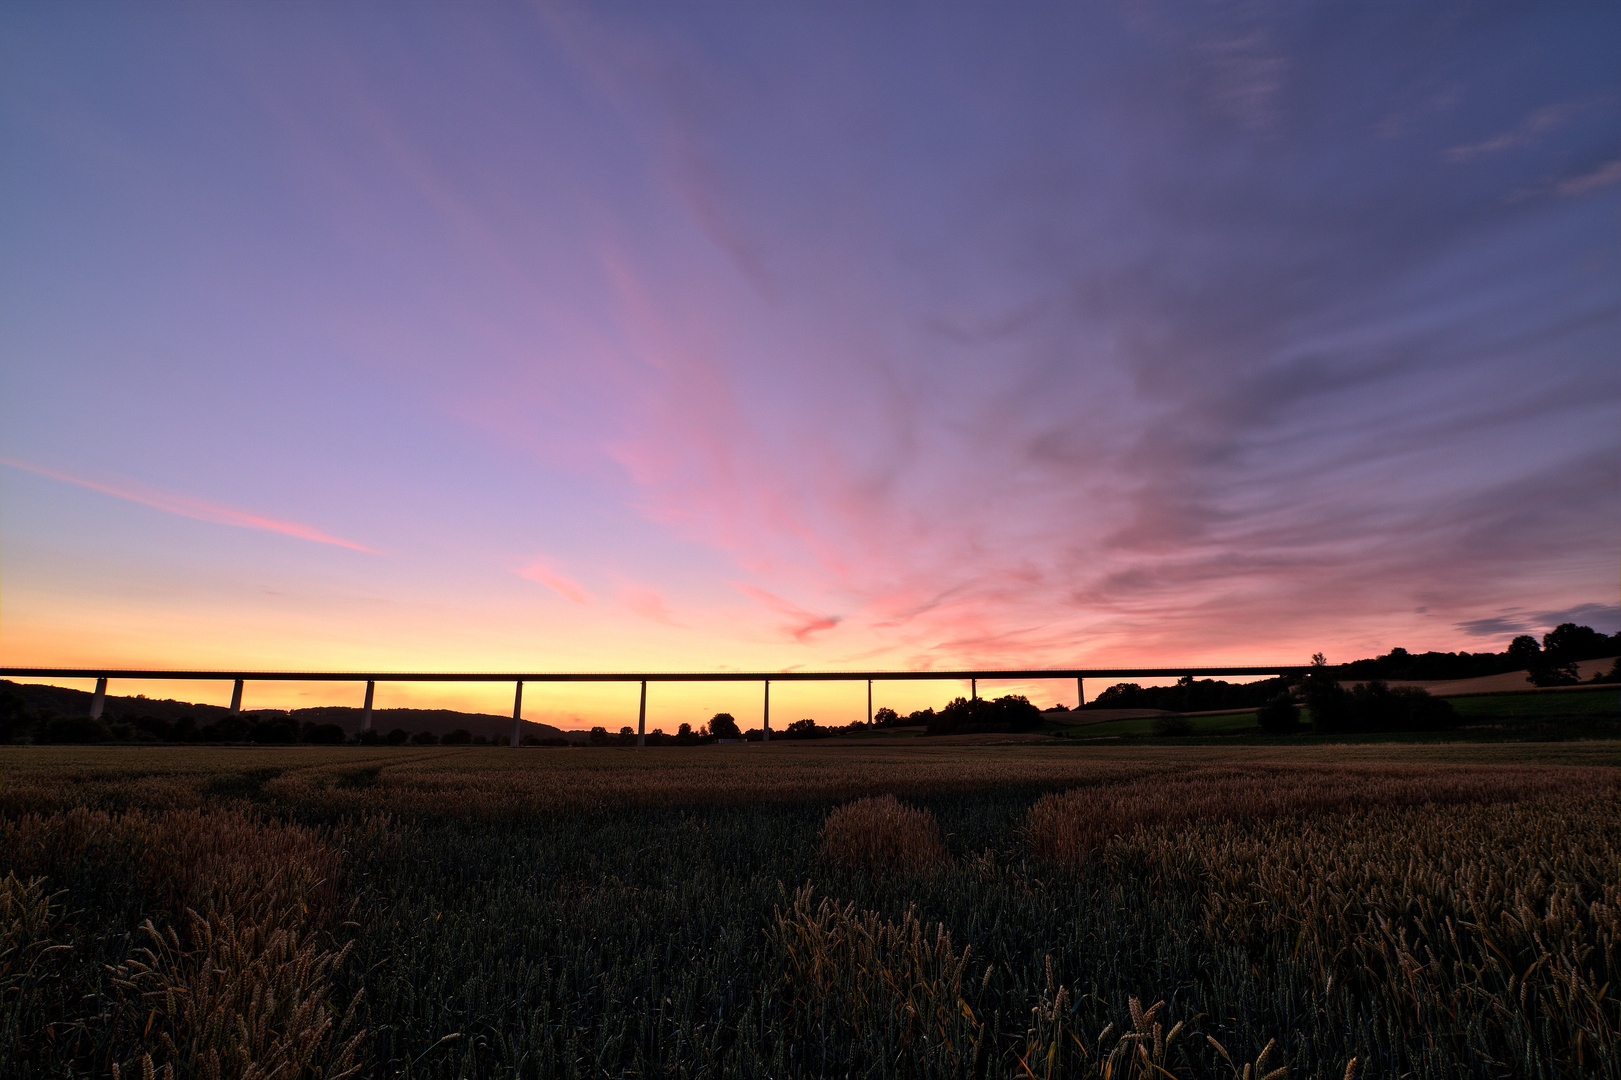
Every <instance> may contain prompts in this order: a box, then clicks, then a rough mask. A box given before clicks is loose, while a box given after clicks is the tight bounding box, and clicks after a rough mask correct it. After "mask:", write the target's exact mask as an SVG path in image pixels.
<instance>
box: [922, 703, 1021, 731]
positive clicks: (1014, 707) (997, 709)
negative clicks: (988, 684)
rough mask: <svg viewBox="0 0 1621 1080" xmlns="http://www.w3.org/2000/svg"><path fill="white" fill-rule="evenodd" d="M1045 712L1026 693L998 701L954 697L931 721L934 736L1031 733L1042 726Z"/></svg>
mask: <svg viewBox="0 0 1621 1080" xmlns="http://www.w3.org/2000/svg"><path fill="white" fill-rule="evenodd" d="M1041 723H1042V716H1041V710H1040V709H1038V708H1036V707H1035V706H1034V705H1032V704H1030V699H1029V698H1027V697H1025V696H1024V695H1023V694H1009V695H1007V696H1005V697H999V698H997V699H996V700H994V701H989V700H986V699H985V698H973V699H969V698H954V699H953V700H952V701H951V702H950V703H949V704H947V705H946V707H945V708H943V709H941V710H940V712H939V713H938V714H936V715H935V716H932V717H930V718H929V721H928V734H930V735H966V734H971V733H975V732H1011V731H1031V730H1034V729H1035V728H1038V727H1040V726H1041Z"/></svg>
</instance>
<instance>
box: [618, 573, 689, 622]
mask: <svg viewBox="0 0 1621 1080" xmlns="http://www.w3.org/2000/svg"><path fill="white" fill-rule="evenodd" d="M619 602H620V603H621V604H624V605H625V606H626V607H627V608H629V609H630V610H631V611H634V612H635V613H636V614H638V615H640V616H641V617H642V618H644V619H652V620H653V621H654V622H657V623H663V624H664V625H666V626H680V625H681V624H680V623H678V622H676V621H675V616H673V615H671V614H670V605H669V604H668V603H667V602H666V601H665V599H664V595H663V594H662V593H660V592H658V591H657V590H654V589H649V588H648V587H647V586H645V585H637V584H635V583H634V582H629V581H622V582H620V583H619Z"/></svg>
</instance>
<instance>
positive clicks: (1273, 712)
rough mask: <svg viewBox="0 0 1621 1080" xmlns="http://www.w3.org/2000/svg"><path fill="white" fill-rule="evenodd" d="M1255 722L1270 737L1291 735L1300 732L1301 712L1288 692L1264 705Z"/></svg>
mask: <svg viewBox="0 0 1621 1080" xmlns="http://www.w3.org/2000/svg"><path fill="white" fill-rule="evenodd" d="M1255 720H1256V722H1257V723H1258V724H1260V725H1261V730H1262V731H1264V732H1266V733H1267V734H1268V735H1289V734H1292V733H1294V732H1296V731H1299V730H1300V710H1299V709H1297V708H1295V700H1294V698H1292V697H1290V696H1289V694H1288V693H1287V692H1284V693H1282V694H1279V695H1278V696H1277V697H1275V698H1273V699H1272V700H1271V701H1269V702H1267V703H1266V704H1265V705H1262V706H1261V707H1260V709H1258V710H1257V711H1256V713H1255Z"/></svg>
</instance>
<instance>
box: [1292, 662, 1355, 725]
mask: <svg viewBox="0 0 1621 1080" xmlns="http://www.w3.org/2000/svg"><path fill="white" fill-rule="evenodd" d="M1335 676H1336V673H1335V672H1333V671H1330V670H1329V668H1328V661H1327V660H1325V659H1324V658H1323V654H1322V653H1313V654H1312V657H1311V670H1310V671H1308V672H1306V677H1305V678H1304V679H1302V680H1301V689H1302V691H1303V692H1304V693H1303V696H1304V697H1305V699H1306V708H1308V709H1310V710H1311V726H1312V728H1313V729H1315V730H1317V731H1321V732H1341V731H1346V730H1349V728H1350V724H1351V694H1350V691H1348V690H1346V689H1345V688H1344V687H1343V686H1341V685H1340V684H1339V680H1338V679H1337V678H1336V677H1335Z"/></svg>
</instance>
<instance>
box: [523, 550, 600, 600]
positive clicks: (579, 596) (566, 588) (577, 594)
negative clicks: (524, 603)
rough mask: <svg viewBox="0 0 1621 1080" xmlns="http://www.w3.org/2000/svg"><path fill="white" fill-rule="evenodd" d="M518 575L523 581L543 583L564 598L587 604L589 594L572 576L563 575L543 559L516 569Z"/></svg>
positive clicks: (589, 598) (589, 597)
mask: <svg viewBox="0 0 1621 1080" xmlns="http://www.w3.org/2000/svg"><path fill="white" fill-rule="evenodd" d="M517 574H518V576H519V577H521V578H523V579H524V580H525V581H533V582H534V583H535V584H536V585H544V586H546V587H547V588H548V589H550V590H552V591H553V592H555V593H556V594H557V595H558V596H561V597H562V598H563V599H565V600H569V601H572V602H573V603H576V604H589V603H590V602H591V594H590V593H588V592H586V591H585V590H584V589H582V588H581V587H580V586H579V584H578V583H577V582H575V581H574V580H573V579H572V578H568V577H565V576H564V575H562V574H560V573H558V572H557V571H556V570H554V569H553V568H552V566H551V564H550V563H549V562H547V561H546V560H545V559H535V560H533V561H532V562H530V563H529V565H527V566H525V567H524V568H523V569H521V570H519V571H517Z"/></svg>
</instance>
